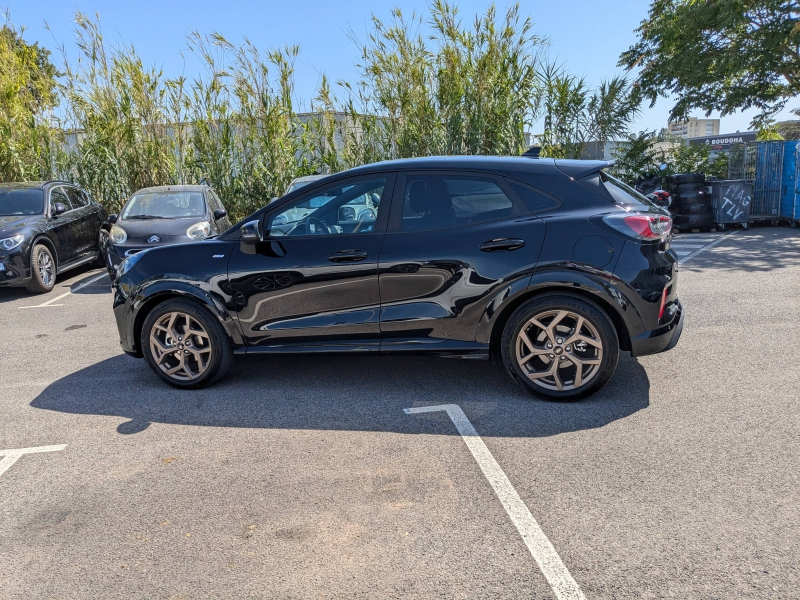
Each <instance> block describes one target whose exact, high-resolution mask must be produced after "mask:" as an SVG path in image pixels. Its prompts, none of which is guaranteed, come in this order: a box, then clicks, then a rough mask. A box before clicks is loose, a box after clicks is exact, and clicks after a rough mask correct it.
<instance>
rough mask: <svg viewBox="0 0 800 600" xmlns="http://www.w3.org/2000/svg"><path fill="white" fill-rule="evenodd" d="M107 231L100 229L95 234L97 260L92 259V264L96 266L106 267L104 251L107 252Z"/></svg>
mask: <svg viewBox="0 0 800 600" xmlns="http://www.w3.org/2000/svg"><path fill="white" fill-rule="evenodd" d="M108 240H109V237H108V232H107V231H106V230H105V229H101V230H100V233H98V234H97V252H98V254H97V260H95V261H94V265H93V266H95V267H97V268H103V267H106V268H108V264H107V263H108V258H107V257H106V253H107V252H108Z"/></svg>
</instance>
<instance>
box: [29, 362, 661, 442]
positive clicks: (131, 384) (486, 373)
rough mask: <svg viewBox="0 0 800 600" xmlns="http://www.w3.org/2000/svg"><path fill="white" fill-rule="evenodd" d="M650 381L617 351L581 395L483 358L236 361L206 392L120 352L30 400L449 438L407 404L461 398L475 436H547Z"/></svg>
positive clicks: (137, 423)
mask: <svg viewBox="0 0 800 600" xmlns="http://www.w3.org/2000/svg"><path fill="white" fill-rule="evenodd" d="M649 395H650V382H649V380H648V377H647V373H646V372H645V370H644V368H643V367H642V366H641V365H640V364H639V362H638V361H637V360H636V359H634V358H631V357H630V355H629V354H627V353H623V354H622V356H621V357H620V363H619V367H618V369H617V372H616V373H615V375H614V377H613V378H612V379H611V381H610V382H609V383H608V384H607V385H606V386H605V387H604V388H603V389H602V390H600V391H599V392H598V393H596V394H595V395H593V396H591V397H590V398H587V399H585V400H583V401H581V402H575V403H555V402H546V401H542V400H538V399H536V398H535V397H533V396H532V395H531V394H529V393H528V392H527V391H525V390H523V389H521V388H520V387H518V386H517V385H515V384H514V383H513V382H512V381H511V379H510V378H509V377H508V375H507V374H506V372H505V370H504V369H503V368H502V366H500V365H498V364H494V363H492V362H489V361H472V360H447V359H437V358H431V357H423V356H330V355H329V356H312V355H294V356H289V355H284V356H273V357H237V359H236V360H235V362H234V366H233V367H232V369H231V372H230V373H229V374H228V376H227V377H226V378H225V379H224V380H222V381H221V382H220V383H218V384H216V385H214V386H212V387H209V388H206V389H202V390H192V391H184V390H176V389H173V388H171V387H169V386H167V385H166V384H164V383H162V382H161V380H160V379H158V378H157V377H156V376H155V374H153V373H152V372H151V371H150V369H149V368H148V367H147V365H146V364H145V363H144V361H142V360H137V359H134V358H131V357H128V356H125V355H122V356H116V357H114V358H110V359H107V360H104V361H102V362H100V363H97V364H94V365H92V366H90V367H87V368H85V369H83V370H80V371H77V372H75V373H73V374H70V375H67V376H66V377H63V378H62V379H59V380H58V381H56V382H54V383H52V384H51V385H49V386H48V387H47V388H46V389H45V390H44V391H43V392H42V393H40V394H39V395H38V396H37V397H36V398H35V399H34V400H33V401H32V402H31V406H33V407H35V408H39V409H43V410H51V411H59V412H64V413H71V414H78V415H104V416H116V417H122V418H124V419H127V420H126V421H125V422H124V423H121V424H120V425H119V426H118V427H117V431H118V432H119V433H121V434H134V433H138V432H140V431H143V430H144V429H146V428H147V427H148V426H149V425H150V424H151V423H163V424H173V425H199V426H207V427H249V428H268V429H298V430H314V429H319V430H337V431H385V432H397V433H429V434H431V433H432V434H443V435H455V434H456V430H455V428H454V427H453V425H452V423H450V421H449V420H448V419H447V418H446V417H444V418H442V417H443V415H442V414H441V413H439V414H435V413H431V414H426V415H415V416H414V417H413V418H412V417H409V416H407V415H405V413H404V412H403V409H404V408H408V407H412V406H422V405H433V404H459V405H460V406H461V407H462V408H463V409H464V411H465V412H466V414H467V416H468V417H469V418H470V420H472V422H473V424H474V425H475V426H476V428H477V429H478V431H479V432H480V433H481V435H486V436H498V437H543V436H552V435H556V434H559V433H565V432H570V431H579V430H584V429H594V428H598V427H603V426H604V425H607V424H609V423H611V422H613V421H616V420H618V419H623V418H625V417H628V416H630V415H632V414H634V413H635V412H637V411H639V410H642V409H644V408H647V406H648V405H649Z"/></svg>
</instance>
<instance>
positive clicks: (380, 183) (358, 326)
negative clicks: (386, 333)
mask: <svg viewBox="0 0 800 600" xmlns="http://www.w3.org/2000/svg"><path fill="white" fill-rule="evenodd" d="M393 182H394V175H393V174H379V175H370V176H365V177H360V178H350V179H343V180H340V181H338V182H336V183H333V184H327V185H325V184H323V185H322V186H317V187H316V188H314V189H311V190H309V191H308V192H307V193H306V194H304V195H303V196H301V197H299V198H298V199H296V200H294V201H293V202H291V203H289V204H281V205H279V206H277V207H276V208H275V209H274V210H272V211H268V212H267V213H266V214H265V216H264V220H263V223H262V229H263V231H264V241H263V242H260V243H258V244H255V245H252V244H251V245H247V246H244V245H242V244H237V245H236V246H235V247H234V250H233V254H232V256H231V260H230V263H229V267H228V275H229V281H230V286H231V293H232V296H233V299H234V300H233V301H234V303H235V304H236V309H237V318H238V321H239V325H240V327H241V330H242V335H243V336H244V338H245V340H246V342H247V345H248V352H271V351H273V352H278V351H284V350H292V351H304V350H314V349H317V350H318V349H320V348H325V349H326V350H334V351H335V350H342V351H359V350H378V349H379V347H380V326H379V312H380V294H379V290H378V254H379V252H380V248H381V243H382V241H383V237H384V234H385V227H386V221H387V217H388V214H387V213H388V208H389V207H388V204H389V202H388V200H387V199H388V197H389V195H390V194H389V191H390V190H391V189H392V184H393Z"/></svg>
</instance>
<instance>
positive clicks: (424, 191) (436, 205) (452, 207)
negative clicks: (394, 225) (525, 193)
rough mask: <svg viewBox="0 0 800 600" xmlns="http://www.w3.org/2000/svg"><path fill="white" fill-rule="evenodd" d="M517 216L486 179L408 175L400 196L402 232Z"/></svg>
mask: <svg viewBox="0 0 800 600" xmlns="http://www.w3.org/2000/svg"><path fill="white" fill-rule="evenodd" d="M517 214H520V213H519V211H518V210H517V209H516V208H515V206H514V203H513V202H512V201H511V198H509V197H508V196H507V195H506V193H505V192H503V190H502V189H501V188H500V186H499V185H498V184H497V182H496V181H495V180H494V179H492V178H488V177H469V176H458V175H410V176H408V177H406V184H405V191H404V194H403V218H402V224H401V226H400V229H401V231H429V230H432V229H445V228H448V227H458V226H461V225H471V224H474V223H483V222H485V221H495V220H497V219H504V218H508V217H512V216H514V215H517Z"/></svg>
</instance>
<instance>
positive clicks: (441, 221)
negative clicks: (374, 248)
mask: <svg viewBox="0 0 800 600" xmlns="http://www.w3.org/2000/svg"><path fill="white" fill-rule="evenodd" d="M544 230H545V227H544V223H543V222H542V221H541V220H540V219H538V218H537V217H535V216H533V215H532V214H531V213H530V212H529V211H528V210H527V209H526V208H525V206H524V205H523V204H522V203H520V202H519V200H518V199H516V198H515V194H514V193H513V191H511V190H510V188H509V186H508V184H507V183H506V182H505V180H503V179H502V178H499V177H496V176H493V175H490V174H474V173H471V172H470V173H467V172H430V171H428V172H409V173H405V174H402V175H400V176H399V177H398V182H397V184H396V187H395V194H394V199H393V201H392V212H391V216H390V224H389V231H388V232H387V234H386V238H385V239H384V242H383V247H382V249H381V255H380V261H379V285H380V293H381V318H380V323H381V335H382V342H381V348H382V349H386V350H415V349H420V348H427V349H434V348H435V347H436V345H439V346H441V347H442V349H444V348H446V347H453V348H455V347H463V348H469V347H470V344H474V343H475V337H476V331H477V327H478V323H479V322H480V319H481V317H482V316H483V314H484V313H485V312H486V310H487V306H488V305H489V303H490V302H491V301H492V299H493V298H494V297H495V296H496V295H497V294H498V293H500V292H502V290H503V288H504V287H507V286H510V285H512V284H513V283H515V282H522V283H519V284H520V285H523V284H526V283H525V282H527V280H528V279H529V278H530V275H531V274H532V273H533V270H534V267H535V266H536V261H537V259H538V256H539V251H540V250H541V247H542V243H543V241H544Z"/></svg>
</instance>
